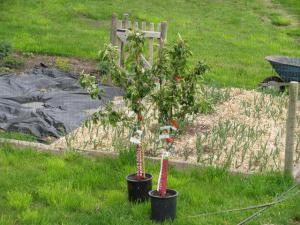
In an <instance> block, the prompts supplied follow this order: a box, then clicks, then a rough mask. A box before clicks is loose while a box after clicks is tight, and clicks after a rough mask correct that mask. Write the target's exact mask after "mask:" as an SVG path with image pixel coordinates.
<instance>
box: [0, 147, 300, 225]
mask: <svg viewBox="0 0 300 225" xmlns="http://www.w3.org/2000/svg"><path fill="white" fill-rule="evenodd" d="M134 161H135V160H134V157H133V155H132V154H131V153H123V154H122V155H121V156H120V158H118V159H115V160H113V159H89V158H85V157H82V156H79V155H78V154H75V153H68V154H65V155H62V156H55V155H51V154H45V153H38V152H35V151H32V150H28V149H27V150H15V149H14V148H13V147H11V146H9V145H1V146H0V174H1V176H0V203H1V204H0V224H1V225H10V224H18V225H20V224H38V225H43V224H51V225H53V224H64V225H66V224H76V225H78V224H89V225H91V224H103V225H104V224H105V225H108V224H112V225H116V224H120V225H123V224H128V225H129V224H130V225H134V224H136V225H140V224H143V225H147V224H152V223H151V221H150V220H149V209H150V205H149V203H144V204H130V203H129V202H128V201H127V196H126V182H125V176H126V175H127V174H129V173H131V172H133V171H134V164H135V163H134ZM147 170H148V172H151V173H152V174H153V175H154V180H153V182H154V187H155V186H156V185H155V183H156V180H157V178H158V165H157V164H153V163H149V162H147ZM291 185H292V182H291V180H290V179H287V178H284V177H283V176H281V175H280V174H276V173H269V174H264V175H254V176H249V177H245V176H242V175H234V176H232V175H229V174H228V173H227V172H224V171H222V170H217V169H212V168H207V169H189V170H185V171H178V170H175V169H174V168H171V169H170V178H169V186H170V187H171V188H174V189H176V190H178V191H179V197H178V218H177V219H176V220H175V222H174V224H185V225H186V224H187V225H188V224H195V225H196V224H197V225H198V224H205V225H214V224H215V225H221V224H237V222H239V221H240V220H242V219H243V218H244V217H245V216H248V215H250V214H251V213H252V212H254V211H251V212H243V213H231V214H224V215H218V216H216V215H215V216H206V217H199V218H189V217H188V216H190V215H195V214H198V213H203V212H207V211H219V210H222V209H228V208H237V207H238V208H239V207H245V206H249V205H253V204H259V203H263V202H269V201H272V199H273V198H274V197H275V196H277V195H278V194H280V193H281V192H284V191H285V190H287V189H288V188H289V187H290V186H291ZM299 208H300V197H299V196H298V197H296V198H295V199H293V200H289V201H287V202H284V203H282V204H280V205H278V206H275V207H273V208H271V209H268V210H267V211H266V212H265V213H264V214H263V215H262V216H260V217H259V218H257V219H256V220H254V221H253V222H251V223H249V224H281V225H284V224H298V223H299V220H300V211H299ZM297 220H298V223H297Z"/></svg>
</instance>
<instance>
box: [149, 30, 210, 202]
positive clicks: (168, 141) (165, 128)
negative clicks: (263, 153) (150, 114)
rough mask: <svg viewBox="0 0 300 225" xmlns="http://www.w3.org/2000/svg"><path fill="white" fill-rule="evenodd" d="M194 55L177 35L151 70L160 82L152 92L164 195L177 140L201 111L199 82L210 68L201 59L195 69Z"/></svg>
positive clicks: (162, 50) (159, 181)
mask: <svg viewBox="0 0 300 225" xmlns="http://www.w3.org/2000/svg"><path fill="white" fill-rule="evenodd" d="M191 56H192V52H191V51H190V49H189V47H188V45H187V43H186V42H185V41H184V40H183V39H182V38H181V36H180V35H178V40H177V42H176V43H175V44H174V45H173V46H171V47H165V48H162V49H160V51H159V54H158V59H157V61H156V62H155V64H154V66H153V68H152V73H153V77H154V78H155V80H156V81H157V83H158V86H157V88H156V89H155V91H154V92H153V93H152V95H151V96H152V100H153V103H154V104H155V106H156V108H157V110H158V111H159V123H160V124H161V128H160V130H161V135H160V137H159V139H160V140H162V141H163V142H164V143H165V144H164V146H165V147H164V148H163V149H164V150H163V152H162V158H161V170H160V175H159V179H158V185H157V187H158V189H157V191H158V192H159V194H160V195H161V196H165V195H166V192H167V179H168V160H169V156H170V152H171V151H172V149H173V145H174V141H175V138H176V136H177V135H178V133H179V131H180V130H181V129H182V128H183V126H184V124H185V121H186V120H187V119H188V117H190V116H193V115H195V114H197V113H199V112H200V110H201V101H202V100H201V99H200V98H201V97H200V96H201V94H200V93H199V91H200V90H201V89H200V88H199V85H200V84H201V80H202V75H203V74H204V73H205V72H206V71H207V69H208V67H207V65H205V64H204V63H202V62H198V63H197V64H196V65H195V66H194V67H193V68H192V69H191V67H190V66H189V65H190V64H189V63H190V62H189V58H190V57H191Z"/></svg>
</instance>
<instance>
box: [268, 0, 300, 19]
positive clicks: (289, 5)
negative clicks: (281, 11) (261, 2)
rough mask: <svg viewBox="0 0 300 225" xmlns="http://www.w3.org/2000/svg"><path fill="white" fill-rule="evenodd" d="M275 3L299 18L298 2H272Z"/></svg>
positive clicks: (290, 0) (299, 2)
mask: <svg viewBox="0 0 300 225" xmlns="http://www.w3.org/2000/svg"><path fill="white" fill-rule="evenodd" d="M273 1H274V2H276V3H280V4H282V5H283V6H284V7H286V8H287V9H288V10H290V11H291V12H293V13H294V14H295V15H297V16H298V18H300V1H298V0H273Z"/></svg>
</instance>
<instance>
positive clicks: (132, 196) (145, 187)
mask: <svg viewBox="0 0 300 225" xmlns="http://www.w3.org/2000/svg"><path fill="white" fill-rule="evenodd" d="M145 176H146V178H145V179H143V180H138V179H136V173H133V174H129V175H128V176H127V177H126V180H127V187H128V200H129V201H130V202H144V201H147V200H148V199H149V195H148V193H149V191H150V190H151V189H152V175H151V174H149V173H146V174H145Z"/></svg>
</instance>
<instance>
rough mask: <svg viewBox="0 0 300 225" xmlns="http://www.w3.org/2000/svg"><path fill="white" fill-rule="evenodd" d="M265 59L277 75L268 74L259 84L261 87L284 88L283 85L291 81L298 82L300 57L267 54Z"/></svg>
mask: <svg viewBox="0 0 300 225" xmlns="http://www.w3.org/2000/svg"><path fill="white" fill-rule="evenodd" d="M266 60H267V61H269V63H270V64H271V65H272V67H273V69H274V70H275V71H276V73H277V74H278V75H279V77H278V76H270V77H268V78H266V79H264V80H263V81H262V82H261V84H260V86H261V87H262V88H270V87H271V88H275V89H277V90H280V91H284V90H285V86H287V85H288V84H289V82H291V81H298V82H300V58H289V57H285V56H267V57H266Z"/></svg>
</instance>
